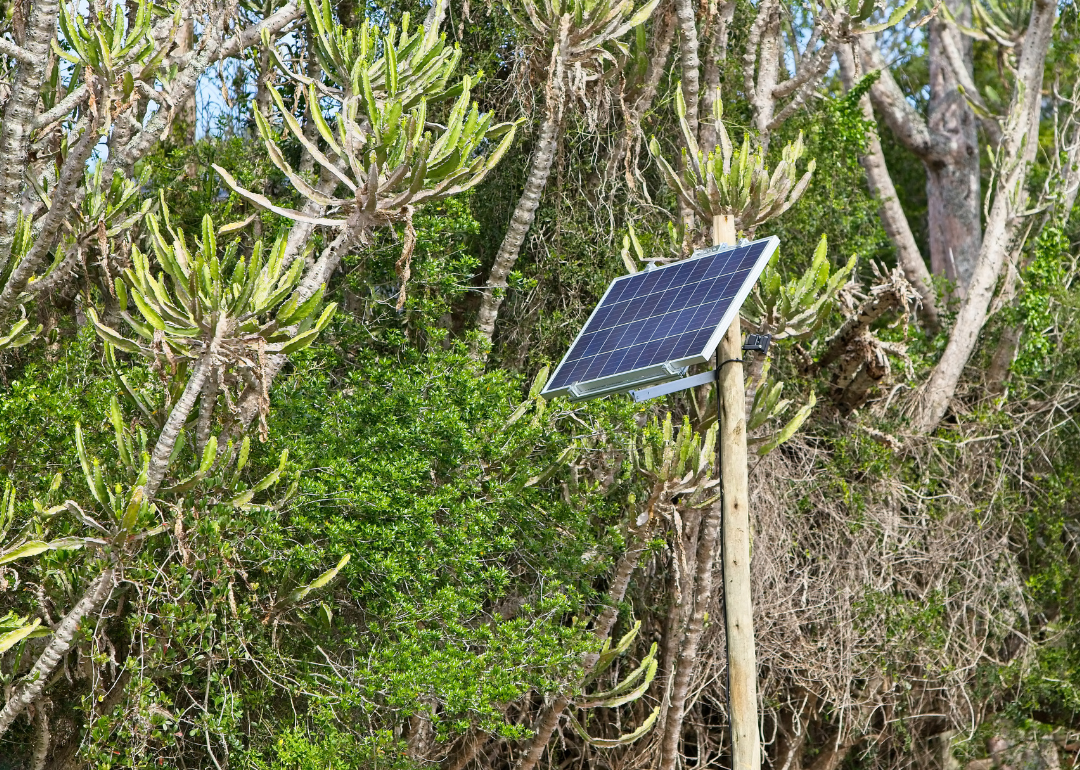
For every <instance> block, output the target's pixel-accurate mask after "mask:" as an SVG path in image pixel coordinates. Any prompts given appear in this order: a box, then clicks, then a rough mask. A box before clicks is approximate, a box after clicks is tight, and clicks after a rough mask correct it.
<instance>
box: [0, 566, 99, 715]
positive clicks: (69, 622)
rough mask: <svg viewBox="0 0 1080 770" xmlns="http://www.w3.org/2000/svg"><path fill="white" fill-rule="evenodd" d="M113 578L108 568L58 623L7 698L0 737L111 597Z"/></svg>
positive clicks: (36, 695)
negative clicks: (83, 625)
mask: <svg viewBox="0 0 1080 770" xmlns="http://www.w3.org/2000/svg"><path fill="white" fill-rule="evenodd" d="M115 575H116V573H115V569H114V568H113V567H109V568H108V569H106V570H105V571H104V572H102V573H101V574H100V575H98V576H97V577H96V578H94V580H93V582H91V583H90V585H89V586H88V587H87V589H86V591H85V593H83V595H82V598H81V599H79V601H78V603H77V604H76V605H75V606H74V607H72V609H71V612H69V613H68V614H67V615H65V616H64V619H63V620H61V621H60V625H59V626H57V628H56V631H55V632H54V633H53V635H52V638H51V639H49V643H48V644H47V645H46V646H45V650H44V651H43V652H42V653H41V655H40V656H39V657H38V659H37V662H36V663H35V664H34V667H33V668H32V669H30V673H28V674H27V675H26V676H25V677H23V681H22V683H21V685H20V687H19V688H18V689H17V690H16V692H15V693H13V694H12V695H11V697H10V698H8V701H7V703H5V704H4V708H3V709H0V735H4V733H6V732H7V731H8V728H10V727H11V725H12V723H13V722H14V721H15V717H17V716H18V715H19V714H21V713H22V712H23V711H24V710H25V709H26V708H27V706H29V705H30V704H31V703H33V702H34V701H36V700H37V699H38V698H39V697H40V696H41V693H42V691H43V690H44V689H45V684H46V683H47V682H48V680H49V676H50V675H51V674H52V672H53V671H55V670H56V667H57V666H58V665H59V664H60V661H61V660H62V659H63V657H64V655H66V654H67V651H68V650H70V649H71V644H72V642H73V641H74V640H75V634H76V632H77V631H78V630H79V626H80V624H81V623H82V621H83V620H84V619H85V618H86V617H88V616H90V615H93V614H94V613H96V612H97V611H98V610H100V609H101V608H102V606H104V604H105V602H106V601H107V600H108V598H109V594H110V593H112V587H113V579H114V577H115Z"/></svg>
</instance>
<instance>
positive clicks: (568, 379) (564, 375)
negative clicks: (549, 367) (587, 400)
mask: <svg viewBox="0 0 1080 770" xmlns="http://www.w3.org/2000/svg"><path fill="white" fill-rule="evenodd" d="M582 363H584V362H583V361H568V362H566V363H565V364H563V365H562V366H561V367H560V368H559V371H558V372H556V373H555V377H554V379H552V381H551V387H553V388H562V387H565V386H566V385H573V384H574V383H575V382H577V380H575V379H573V377H574V373H575V371H576V370H577V368H578V367H579V366H581V365H582Z"/></svg>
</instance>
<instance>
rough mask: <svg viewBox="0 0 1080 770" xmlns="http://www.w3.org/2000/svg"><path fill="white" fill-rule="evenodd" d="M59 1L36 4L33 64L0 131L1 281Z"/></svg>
mask: <svg viewBox="0 0 1080 770" xmlns="http://www.w3.org/2000/svg"><path fill="white" fill-rule="evenodd" d="M59 7H60V3H59V0H37V2H36V3H34V7H33V9H32V11H31V12H30V20H31V21H30V28H29V30H27V33H26V42H25V44H24V45H23V48H24V49H25V50H26V52H27V53H28V54H29V55H30V56H31V57H32V60H33V61H34V64H19V72H18V74H17V75H16V76H15V82H14V84H13V85H12V87H11V95H10V96H9V97H8V101H7V105H6V107H5V108H4V124H3V127H2V128H0V277H2V276H3V275H4V274H5V273H6V272H7V270H8V267H9V264H8V263H9V262H10V261H11V245H12V243H13V242H14V240H15V226H16V225H17V224H18V220H19V209H20V207H21V205H22V183H23V174H24V173H25V172H26V167H27V151H28V149H29V146H30V129H31V125H32V124H33V122H34V113H35V112H37V105H38V100H39V99H40V98H41V84H42V82H43V81H44V80H45V70H46V68H47V67H48V66H49V41H50V40H52V37H53V35H54V34H55V33H56V24H57V21H56V19H57V14H58V12H59Z"/></svg>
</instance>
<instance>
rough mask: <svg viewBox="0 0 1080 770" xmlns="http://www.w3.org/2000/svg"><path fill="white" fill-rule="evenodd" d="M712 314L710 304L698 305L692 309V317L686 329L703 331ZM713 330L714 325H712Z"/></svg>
mask: <svg viewBox="0 0 1080 770" xmlns="http://www.w3.org/2000/svg"><path fill="white" fill-rule="evenodd" d="M711 313H712V304H708V305H698V306H697V307H695V308H694V317H693V318H692V319H691V321H690V325H689V326H688V327H687V328H688V329H704V328H705V326H706V324H708V323H709V316H710V314H711ZM714 328H715V325H714Z"/></svg>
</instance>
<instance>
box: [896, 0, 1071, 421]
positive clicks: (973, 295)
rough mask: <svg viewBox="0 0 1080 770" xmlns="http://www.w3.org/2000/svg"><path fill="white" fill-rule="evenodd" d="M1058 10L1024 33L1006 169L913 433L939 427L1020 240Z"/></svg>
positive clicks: (1034, 17) (1047, 5)
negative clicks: (1012, 250)
mask: <svg viewBox="0 0 1080 770" xmlns="http://www.w3.org/2000/svg"><path fill="white" fill-rule="evenodd" d="M1056 11H1057V6H1056V5H1055V4H1054V3H1053V2H1052V1H1051V0H1036V2H1035V4H1034V7H1033V8H1032V13H1031V20H1030V21H1029V23H1028V28H1027V31H1026V32H1025V33H1024V38H1023V42H1022V44H1021V53H1020V59H1019V64H1018V66H1017V74H1018V77H1017V81H1018V82H1017V84H1016V87H1015V89H1014V90H1013V98H1012V104H1011V106H1010V109H1009V121H1008V123H1007V124H1006V129H1005V133H1004V137H1003V139H1002V143H1001V150H1000V154H1001V158H1002V160H1003V167H1002V169H1001V172H1000V174H999V176H998V183H997V189H996V191H995V195H994V203H993V205H992V206H991V208H990V214H989V216H988V217H987V220H986V230H985V233H984V235H983V242H982V248H981V249H980V250H979V261H978V263H977V264H976V266H975V272H974V273H973V274H972V276H971V283H970V284H969V286H968V293H967V296H966V297H965V298H964V303H963V305H961V307H960V312H959V314H958V315H957V317H956V324H955V326H954V327H953V330H952V334H951V335H950V336H949V344H948V345H947V346H946V348H945V352H944V353H943V354H942V356H941V360H940V361H938V364H937V366H935V367H934V370H933V371H932V372H931V374H930V379H929V380H928V381H927V383H926V386H925V388H924V390H923V392H922V395H921V398H920V400H919V403H918V404H917V405H916V414H915V419H914V427H915V429H916V430H918V431H920V432H926V433H928V432H930V431H932V430H934V428H936V427H937V425H938V423H940V422H941V418H942V417H944V416H945V412H946V410H947V409H948V407H949V402H950V401H951V400H952V397H953V394H954V393H955V392H956V387H957V385H958V384H959V382H960V377H961V376H962V375H963V372H964V367H965V366H966V365H967V362H968V360H969V359H970V358H971V354H972V353H973V352H974V351H975V346H976V344H977V342H978V338H979V334H980V332H981V331H982V328H983V324H985V322H986V317H987V309H988V308H989V306H990V301H991V299H992V298H993V296H994V287H995V286H996V285H997V280H998V276H999V275H1000V273H1001V268H1002V266H1003V264H1004V263H1005V259H1006V257H1007V256H1008V254H1009V249H1010V246H1011V245H1012V242H1013V240H1014V239H1015V238H1016V236H1017V234H1018V230H1019V225H1020V221H1021V219H1020V216H1021V213H1022V210H1023V208H1024V206H1023V203H1024V201H1025V200H1026V196H1025V195H1024V189H1023V188H1024V183H1025V182H1026V180H1027V175H1028V171H1029V169H1030V168H1031V163H1032V161H1033V160H1034V158H1035V152H1036V150H1037V148H1038V141H1037V140H1036V138H1037V136H1038V132H1037V127H1038V119H1039V108H1040V105H1041V101H1042V81H1043V70H1044V67H1045V64H1046V54H1047V51H1048V50H1049V48H1050V43H1051V40H1052V33H1053V28H1054V17H1055V15H1056Z"/></svg>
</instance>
